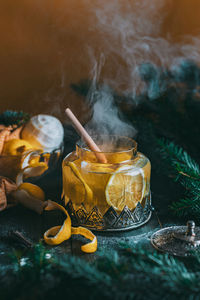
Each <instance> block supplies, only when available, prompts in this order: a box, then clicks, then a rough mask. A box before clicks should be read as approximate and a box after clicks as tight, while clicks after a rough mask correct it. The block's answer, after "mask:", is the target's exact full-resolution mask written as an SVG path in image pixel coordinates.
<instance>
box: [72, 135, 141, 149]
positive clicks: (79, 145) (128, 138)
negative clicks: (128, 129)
mask: <svg viewBox="0 0 200 300" xmlns="http://www.w3.org/2000/svg"><path fill="white" fill-rule="evenodd" d="M95 137H107V138H108V137H113V138H116V140H117V138H118V139H120V138H121V139H126V140H128V141H130V142H131V143H132V146H130V148H128V147H127V149H126V150H120V151H117V150H116V151H92V150H91V149H89V148H87V146H86V144H85V142H84V141H83V140H82V139H79V140H78V141H77V142H76V146H78V147H79V148H80V149H82V150H84V151H88V152H93V153H125V152H131V151H137V142H136V141H135V140H134V139H132V138H130V137H127V136H123V135H110V134H109V135H105V134H103V135H91V138H92V139H93V138H95ZM94 140H95V139H94Z"/></svg>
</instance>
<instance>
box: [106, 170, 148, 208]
mask: <svg viewBox="0 0 200 300" xmlns="http://www.w3.org/2000/svg"><path fill="white" fill-rule="evenodd" d="M145 189H146V184H145V175H144V171H143V169H142V168H138V167H136V168H133V167H131V166H128V165H126V166H122V167H120V168H118V169H117V170H116V171H115V173H114V174H112V175H111V176H110V179H109V181H108V184H107V186H106V189H105V195H106V201H107V203H108V204H109V205H110V206H112V207H113V208H114V209H115V210H117V211H120V212H121V211H122V210H123V209H124V207H125V206H128V208H129V209H130V210H133V209H134V208H135V207H136V205H137V203H138V202H141V201H142V199H143V197H144V195H145Z"/></svg>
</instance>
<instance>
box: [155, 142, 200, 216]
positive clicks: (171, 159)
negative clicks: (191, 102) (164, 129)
mask: <svg viewBox="0 0 200 300" xmlns="http://www.w3.org/2000/svg"><path fill="white" fill-rule="evenodd" d="M159 145H160V147H161V153H162V155H163V157H164V158H165V159H167V161H168V163H170V165H171V166H172V169H171V171H172V174H173V176H174V179H175V181H177V182H179V183H180V184H181V185H182V186H183V187H184V190H185V197H184V198H183V199H180V200H178V201H176V202H173V203H172V205H171V209H172V210H173V211H174V213H175V214H176V215H178V216H182V217H195V218H196V219H198V220H200V168H199V165H198V164H197V163H196V162H195V160H193V159H192V158H191V157H190V155H189V154H188V153H187V152H186V151H184V150H183V149H182V148H181V147H179V146H177V145H175V144H174V143H173V142H167V141H164V140H159Z"/></svg>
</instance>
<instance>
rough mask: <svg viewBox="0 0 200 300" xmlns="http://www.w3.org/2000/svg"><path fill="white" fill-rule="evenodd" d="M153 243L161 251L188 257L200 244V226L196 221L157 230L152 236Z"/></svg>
mask: <svg viewBox="0 0 200 300" xmlns="http://www.w3.org/2000/svg"><path fill="white" fill-rule="evenodd" d="M151 244H152V245H153V247H154V248H156V249H157V250H159V251H161V252H166V253H169V254H172V255H175V256H182V257H186V256H189V255H191V251H192V250H194V249H196V247H198V246H199V245H200V227H195V223H194V221H188V222H187V226H171V227H166V228H163V229H160V230H158V231H156V232H155V233H154V234H153V235H152V236H151Z"/></svg>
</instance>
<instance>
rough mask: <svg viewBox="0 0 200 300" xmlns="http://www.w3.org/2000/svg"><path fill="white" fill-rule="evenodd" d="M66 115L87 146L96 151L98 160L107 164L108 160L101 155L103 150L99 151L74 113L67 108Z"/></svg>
mask: <svg viewBox="0 0 200 300" xmlns="http://www.w3.org/2000/svg"><path fill="white" fill-rule="evenodd" d="M65 113H66V115H67V116H68V118H69V119H70V121H71V122H72V125H73V126H74V128H75V129H76V131H77V132H78V134H79V135H80V136H81V137H82V139H83V140H84V141H85V143H86V144H87V146H88V147H89V148H90V150H92V151H94V154H95V155H96V158H97V159H98V161H99V162H100V163H103V164H106V163H107V159H106V157H105V155H104V154H103V153H101V150H100V149H99V147H98V146H97V145H96V144H95V142H94V141H93V139H92V138H91V136H90V135H89V134H88V133H87V131H86V130H85V129H84V128H83V126H82V125H81V123H80V122H79V120H78V119H77V118H76V117H75V115H74V114H73V112H72V111H71V110H70V109H69V108H67V109H66V110H65Z"/></svg>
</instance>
